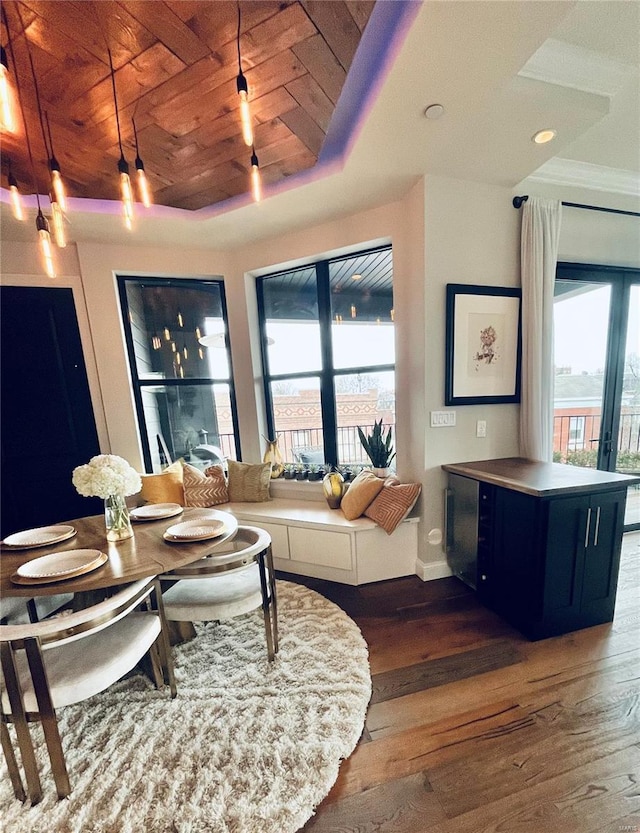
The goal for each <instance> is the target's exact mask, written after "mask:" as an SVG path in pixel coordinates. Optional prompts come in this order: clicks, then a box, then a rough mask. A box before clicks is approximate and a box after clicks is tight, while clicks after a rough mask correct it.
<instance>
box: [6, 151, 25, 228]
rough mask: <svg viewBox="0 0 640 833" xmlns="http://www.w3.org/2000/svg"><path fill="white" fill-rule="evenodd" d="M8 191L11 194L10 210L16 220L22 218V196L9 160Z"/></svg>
mask: <svg viewBox="0 0 640 833" xmlns="http://www.w3.org/2000/svg"><path fill="white" fill-rule="evenodd" d="M8 179H9V193H10V195H11V210H12V211H13V216H14V217H15V218H16V220H20V221H22V220H24V209H23V208H22V197H21V196H20V191H19V190H18V180H17V179H16V178H15V176H14V175H13V171H12V170H11V162H9V177H8Z"/></svg>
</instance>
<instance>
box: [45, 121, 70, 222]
mask: <svg viewBox="0 0 640 833" xmlns="http://www.w3.org/2000/svg"><path fill="white" fill-rule="evenodd" d="M44 117H45V119H46V122H47V133H48V134H49V149H50V151H51V155H50V156H49V170H50V171H51V186H52V188H53V193H54V194H55V198H56V202H57V203H58V210H60V211H66V210H67V195H66V193H65V190H64V182H63V181H62V174H61V172H60V164H59V162H58V160H57V159H56V157H55V154H54V152H53V140H52V138H51V125H50V124H49V114H48V113H45V114H44Z"/></svg>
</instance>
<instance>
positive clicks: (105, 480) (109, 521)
mask: <svg viewBox="0 0 640 833" xmlns="http://www.w3.org/2000/svg"><path fill="white" fill-rule="evenodd" d="M72 482H73V485H74V486H75V487H76V491H77V492H78V494H81V495H83V497H101V498H103V499H104V513H105V523H106V526H107V540H108V541H121V540H123V539H125V538H130V537H131V536H132V535H133V529H132V528H131V521H130V519H129V510H128V509H127V504H126V503H125V497H126V496H127V495H135V494H136V492H139V491H140V489H141V488H142V480H141V479H140V475H139V474H138V472H137V471H136V470H135V469H134V468H132V467H131V466H130V465H129V463H127V461H126V460H125V459H124V458H122V457H118V456H117V455H116V454H98V455H96V456H95V457H92V458H91V459H90V460H89V462H88V463H85V465H83V466H78V467H77V468H75V469H74V470H73V476H72Z"/></svg>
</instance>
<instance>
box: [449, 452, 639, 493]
mask: <svg viewBox="0 0 640 833" xmlns="http://www.w3.org/2000/svg"><path fill="white" fill-rule="evenodd" d="M442 468H443V469H444V471H447V472H451V473H452V474H459V475H461V476H462V477H469V478H471V479H472V480H480V481H482V482H483V483H491V484H493V485H494V486H502V487H503V488H505V489H512V490H513V491H516V492H523V493H524V494H527V495H534V496H535V497H554V496H557V495H563V494H565V493H566V494H567V495H569V494H580V493H581V492H594V491H602V492H604V491H615V490H617V489H622V488H625V487H626V486H631V485H633V484H635V483H640V476H636V475H627V474H616V473H614V472H609V471H599V470H598V469H588V468H581V467H579V466H567V465H564V464H562V463H541V462H538V461H536V460H527V459H525V458H523V457H504V458H502V459H498V460H477V461H473V462H469V463H447V464H446V465H443V466H442Z"/></svg>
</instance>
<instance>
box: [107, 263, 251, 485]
mask: <svg viewBox="0 0 640 833" xmlns="http://www.w3.org/2000/svg"><path fill="white" fill-rule="evenodd" d="M119 289H120V302H121V305H122V313H123V318H124V329H125V337H126V341H127V348H128V351H129V363H130V367H131V378H132V381H133V390H134V396H135V401H136V408H137V414H138V424H139V428H140V436H141V439H142V448H143V454H144V462H145V467H146V470H147V471H158V470H159V469H160V467H161V465H162V464H163V463H165V462H167V459H168V458H171V459H177V458H179V457H182V458H184V459H185V460H187V461H190V462H191V463H193V464H194V465H196V466H198V467H199V468H205V467H206V466H207V465H210V463H211V462H212V461H213V462H216V461H217V460H218V459H220V457H226V458H232V459H237V458H238V457H239V445H238V440H237V438H238V430H237V419H236V407H235V395H234V390H233V375H232V372H231V357H230V354H229V350H228V340H227V336H226V333H227V311H226V305H225V297H224V285H223V283H222V281H188V280H176V281H172V280H164V279H159V278H158V279H146V278H145V279H141V278H130V277H121V278H119Z"/></svg>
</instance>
